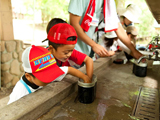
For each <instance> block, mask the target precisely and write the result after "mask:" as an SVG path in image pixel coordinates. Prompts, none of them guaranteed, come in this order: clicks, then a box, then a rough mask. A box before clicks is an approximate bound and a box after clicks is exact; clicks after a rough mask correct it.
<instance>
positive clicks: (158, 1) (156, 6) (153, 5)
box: [146, 0, 160, 24]
mask: <svg viewBox="0 0 160 120" xmlns="http://www.w3.org/2000/svg"><path fill="white" fill-rule="evenodd" d="M146 3H147V4H148V7H149V9H150V11H151V12H152V14H153V16H154V18H155V19H156V21H157V22H158V23H159V24H160V0H146Z"/></svg>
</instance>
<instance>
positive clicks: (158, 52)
mask: <svg viewBox="0 0 160 120" xmlns="http://www.w3.org/2000/svg"><path fill="white" fill-rule="evenodd" d="M159 54H160V50H159V49H156V50H154V51H153V55H147V56H142V57H140V58H139V59H138V60H137V63H138V64H139V63H140V62H141V60H142V59H148V60H154V61H160V57H159ZM153 56H155V57H153Z"/></svg>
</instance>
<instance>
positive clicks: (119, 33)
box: [115, 23, 142, 59]
mask: <svg viewBox="0 0 160 120" xmlns="http://www.w3.org/2000/svg"><path fill="white" fill-rule="evenodd" d="M115 32H116V34H117V36H118V38H119V39H120V40H121V41H122V42H123V43H124V44H125V45H126V46H127V47H128V48H129V49H130V50H131V54H132V55H133V57H135V58H136V59H139V58H140V57H141V56H142V54H141V53H140V52H139V51H137V50H136V49H135V47H134V46H133V44H132V43H131V41H130V40H129V38H128V36H127V34H126V32H125V31H124V29H123V28H122V26H121V25H120V23H119V24H118V29H117V30H116V31H115Z"/></svg>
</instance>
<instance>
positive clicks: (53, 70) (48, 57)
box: [22, 45, 64, 83]
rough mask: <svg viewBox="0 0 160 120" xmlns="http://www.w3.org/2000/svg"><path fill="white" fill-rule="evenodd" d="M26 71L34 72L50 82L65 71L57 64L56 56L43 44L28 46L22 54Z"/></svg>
mask: <svg viewBox="0 0 160 120" xmlns="http://www.w3.org/2000/svg"><path fill="white" fill-rule="evenodd" d="M22 62H23V64H22V66H23V68H24V71H25V72H28V73H32V74H33V75H34V76H35V77H36V78H38V79H39V80H40V81H42V82H44V83H50V82H52V81H53V80H55V79H56V78H57V77H59V76H60V75H62V74H64V72H63V71H62V70H61V69H60V68H59V67H58V66H57V64H56V60H55V58H54V56H53V55H52V54H51V53H50V52H49V51H48V50H47V49H45V48H43V47H41V46H34V45H32V46H31V47H28V48H26V49H25V51H24V52H23V54H22Z"/></svg>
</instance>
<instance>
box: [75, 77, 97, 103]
mask: <svg viewBox="0 0 160 120" xmlns="http://www.w3.org/2000/svg"><path fill="white" fill-rule="evenodd" d="M96 86H97V77H96V76H95V75H93V78H92V82H91V83H84V82H83V80H82V79H80V80H79V81H78V100H79V102H81V103H84V104H89V103H92V102H93V101H94V99H95V97H96Z"/></svg>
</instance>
